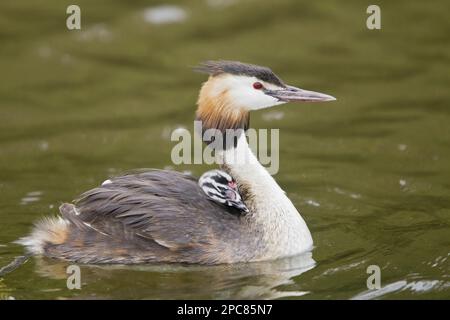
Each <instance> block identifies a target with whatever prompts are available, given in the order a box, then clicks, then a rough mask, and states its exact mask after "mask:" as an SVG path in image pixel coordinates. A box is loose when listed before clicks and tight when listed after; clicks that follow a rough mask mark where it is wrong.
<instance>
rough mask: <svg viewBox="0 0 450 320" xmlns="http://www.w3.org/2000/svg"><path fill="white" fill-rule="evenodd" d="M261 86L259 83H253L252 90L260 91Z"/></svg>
mask: <svg viewBox="0 0 450 320" xmlns="http://www.w3.org/2000/svg"><path fill="white" fill-rule="evenodd" d="M262 87H263V85H262V83H261V82H255V83H253V88H255V89H256V90H259V89H262Z"/></svg>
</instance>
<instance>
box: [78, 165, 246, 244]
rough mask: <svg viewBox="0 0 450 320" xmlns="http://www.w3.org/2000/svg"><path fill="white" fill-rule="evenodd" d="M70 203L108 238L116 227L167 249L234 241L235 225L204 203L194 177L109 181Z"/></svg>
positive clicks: (159, 173)
mask: <svg viewBox="0 0 450 320" xmlns="http://www.w3.org/2000/svg"><path fill="white" fill-rule="evenodd" d="M75 205H76V208H77V210H78V212H79V215H77V216H76V219H81V220H82V221H83V222H86V223H89V225H91V226H92V227H93V228H95V229H97V230H99V231H101V232H104V233H106V234H111V233H113V232H115V231H116V230H117V228H116V229H114V230H110V229H111V227H112V226H113V225H114V224H119V225H122V226H123V227H124V228H125V229H127V230H128V231H131V232H133V233H134V234H136V235H138V236H141V237H143V238H145V239H152V240H153V241H155V242H156V243H158V244H159V245H162V246H164V247H166V248H169V249H180V248H183V247H190V246H195V245H206V246H207V245H208V244H211V243H216V244H217V243H218V242H219V243H220V242H221V241H220V240H219V239H218V238H217V237H218V235H221V234H226V236H227V237H235V238H238V233H239V232H240V231H239V229H240V225H241V224H240V221H239V217H237V216H236V215H233V214H231V213H230V212H229V209H227V208H225V207H223V206H221V205H218V204H216V203H214V202H211V201H209V199H208V197H207V196H205V194H204V193H203V191H202V189H201V188H200V187H199V186H198V184H197V179H195V178H194V177H192V176H189V175H185V174H182V173H179V172H175V171H166V170H153V171H148V172H142V173H136V174H128V175H124V176H120V177H116V178H113V179H111V183H108V184H105V185H102V186H100V187H98V188H95V189H92V190H90V191H88V192H86V193H84V194H82V195H81V196H80V197H79V198H78V199H77V200H76V201H75ZM73 218H74V217H73V215H72V219H73ZM77 225H79V224H77Z"/></svg>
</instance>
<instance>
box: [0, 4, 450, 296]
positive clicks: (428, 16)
mask: <svg viewBox="0 0 450 320" xmlns="http://www.w3.org/2000/svg"><path fill="white" fill-rule="evenodd" d="M77 3H78V4H79V5H80V6H81V9H82V30H81V31H68V30H67V29H66V27H65V19H66V14H65V11H66V7H67V6H68V5H69V4H71V2H69V1H66V0H63V1H61V0H47V1H41V0H35V1H2V2H1V3H0V74H1V77H0V119H1V121H0V266H1V265H6V264H7V263H9V262H10V261H11V260H12V259H13V258H14V257H15V256H18V255H20V254H22V253H23V249H22V248H21V247H20V246H18V245H15V244H12V243H11V242H12V241H14V240H16V239H17V238H18V237H20V236H23V235H25V234H26V233H27V232H28V231H29V230H30V227H31V225H32V223H33V221H35V220H36V219H38V218H39V217H41V216H43V215H49V214H51V215H55V214H57V207H58V206H59V204H60V203H61V202H63V201H70V200H71V199H73V198H74V197H75V196H76V195H78V194H79V193H81V192H83V191H85V190H87V189H89V188H92V187H94V186H96V185H98V184H99V183H101V182H102V181H103V180H105V179H106V178H108V177H109V176H111V175H115V174H118V173H120V172H122V171H126V170H129V169H132V168H141V167H154V168H163V167H168V166H173V165H172V164H171V160H170V151H171V148H172V147H173V145H174V143H173V142H171V141H170V139H169V134H170V132H171V131H172V130H173V129H175V128H177V127H180V126H183V127H187V128H192V122H191V121H192V120H193V112H194V109H195V100H196V95H197V92H198V89H199V86H200V83H201V82H202V81H204V79H205V77H204V76H203V75H199V74H194V73H192V72H191V70H190V69H189V67H190V66H193V65H195V64H197V63H198V62H199V61H202V60H206V59H218V58H223V59H233V60H241V61H245V62H252V63H256V64H262V65H268V66H270V67H271V68H272V69H273V70H274V71H276V72H277V73H278V74H279V75H280V76H281V77H282V78H283V79H284V80H285V81H286V82H288V83H291V84H293V85H297V86H300V87H302V88H306V89H311V90H317V91H322V92H325V93H329V94H332V95H334V96H336V97H337V98H338V101H337V102H335V103H330V104H304V105H286V106H282V107H278V108H275V109H272V110H266V111H260V112H257V113H254V114H253V116H252V125H253V126H254V127H256V128H280V142H281V150H280V161H281V163H280V166H281V168H280V172H279V173H278V174H277V175H276V179H277V181H278V182H279V183H280V185H281V186H282V187H283V188H284V189H285V190H286V191H287V192H288V195H289V197H290V198H291V199H292V201H293V202H294V204H295V205H296V207H297V208H298V209H299V210H300V211H301V212H302V214H303V216H304V218H305V220H306V222H307V223H308V225H309V227H310V229H311V232H312V235H313V238H314V241H315V249H314V251H313V252H312V257H313V259H314V260H312V259H311V256H310V255H305V256H303V257H296V258H294V259H288V260H282V261H277V262H269V263H262V264H250V265H236V266H217V267H199V266H194V267H187V266H145V267H144V266H141V267H133V268H130V267H89V266H84V267H82V269H81V270H82V290H74V291H70V290H68V289H67V288H66V280H65V279H66V274H65V268H66V267H67V264H66V263H64V262H59V261H52V260H48V259H41V258H32V259H29V260H28V261H27V263H25V264H24V265H23V266H21V267H20V268H18V269H17V270H16V271H14V272H12V273H10V274H8V275H7V276H5V277H4V278H0V297H1V298H5V299H6V298H10V297H14V298H16V299H23V298H32V299H37V298H50V299H65V298H88V299H90V298H136V299H142V298H277V297H285V298H286V297H289V298H302V299H312V298H319V299H327V298H343V299H349V298H358V297H359V298H382V299H383V298H385V299H390V298H413V299H417V298H427V299H429V298H433V299H434V298H438V299H444V298H447V299H448V298H450V279H449V276H450V268H449V266H450V264H449V255H450V250H449V249H450V228H449V224H450V106H449V100H450V99H449V98H450V93H449V85H450V77H449V75H450V73H449V70H450V68H449V66H450V46H449V43H450V41H449V39H450V33H449V30H450V23H449V19H448V12H449V9H450V5H449V2H448V1H433V2H426V1H422V2H420V1H414V2H412V1H395V2H394V1H378V2H377V3H378V4H379V5H380V6H381V9H382V29H381V30H377V31H370V30H368V29H367V28H366V25H365V21H366V17H367V14H366V8H367V6H368V5H369V4H371V3H369V2H367V1H345V2H344V1H337V0H335V1H332V0H326V1H320V2H319V1H286V0H281V1H269V0H267V1H263V0H258V1H256V0H241V1H238V0H235V1H233V0H228V1H226V0H208V1H183V2H171V4H172V5H176V6H177V8H178V9H180V10H181V14H180V12H179V14H178V16H177V15H176V14H175V18H174V19H175V20H177V19H178V20H179V21H175V22H173V23H167V24H159V25H156V24H154V23H152V22H151V21H150V20H151V18H152V16H151V12H150V13H149V11H148V9H149V8H152V7H155V6H159V5H161V4H162V2H156V1H142V0H141V1H129V2H126V1H106V0H103V1H95V2H94V1H87V0H83V1H77ZM169 13H170V12H169ZM175 13H176V12H175ZM146 14H147V15H146ZM183 14H184V16H183ZM145 17H147V18H145ZM175 169H177V170H190V171H191V172H192V173H193V174H195V175H200V174H201V173H202V172H203V171H205V170H207V169H208V167H206V166H198V165H197V166H180V167H176V168H175ZM314 261H315V262H314ZM369 265H378V266H379V267H380V268H381V280H382V287H383V289H381V290H380V291H376V292H368V291H367V287H366V279H367V277H368V274H367V273H366V269H367V267H368V266H369Z"/></svg>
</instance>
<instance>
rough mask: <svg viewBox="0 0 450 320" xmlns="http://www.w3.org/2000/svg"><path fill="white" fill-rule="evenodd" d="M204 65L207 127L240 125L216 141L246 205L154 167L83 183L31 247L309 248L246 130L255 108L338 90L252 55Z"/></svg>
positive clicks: (157, 250)
mask: <svg viewBox="0 0 450 320" xmlns="http://www.w3.org/2000/svg"><path fill="white" fill-rule="evenodd" d="M197 70H198V71H200V72H204V73H207V74H209V78H208V80H207V81H206V82H205V83H204V84H203V86H202V88H201V90H200V94H199V97H198V102H197V104H198V108H197V112H196V116H197V119H198V120H200V121H202V129H204V130H208V129H212V130H216V131H217V130H218V131H220V132H222V133H225V132H226V131H227V130H229V129H234V130H236V131H237V132H238V135H237V136H236V137H234V138H233V143H228V142H230V141H228V140H227V143H225V144H223V148H221V149H218V150H216V159H218V160H219V161H217V162H218V163H220V164H221V170H223V171H225V172H226V173H228V174H229V175H230V176H231V177H233V179H234V180H235V181H236V183H237V185H238V190H239V191H240V196H241V197H242V201H243V203H245V206H246V207H247V208H248V210H249V212H248V213H247V214H245V215H236V214H231V213H232V212H233V210H235V208H234V207H230V206H224V205H222V204H219V203H217V202H215V201H211V198H210V197H209V196H208V195H206V194H205V192H204V191H203V190H202V188H201V187H200V186H199V184H198V179H196V178H194V177H192V176H190V175H186V174H183V173H180V172H176V171H170V170H149V171H146V172H140V173H133V174H127V175H123V176H119V177H115V178H111V179H109V181H106V182H105V183H104V184H102V185H100V186H98V187H96V188H94V189H91V190H89V191H87V192H85V193H83V194H82V195H81V196H80V197H79V198H78V199H76V200H75V201H74V203H73V204H63V205H62V206H61V207H60V212H61V215H60V216H59V217H49V218H45V219H43V220H41V221H40V222H39V223H38V224H36V226H35V227H34V229H33V231H32V232H31V234H30V235H28V236H26V237H24V238H22V239H20V240H19V241H18V242H19V243H21V244H23V245H25V247H26V248H27V250H28V251H29V252H30V253H31V254H37V255H45V256H47V257H50V258H56V259H64V260H66V261H71V262H75V263H87V264H106V263H108V264H111V263H115V264H136V263H154V262H158V263H197V264H220V263H238V262H254V261H265V260H272V259H278V258H283V257H288V256H294V255H298V254H301V253H303V252H305V251H308V250H310V249H311V248H312V244H313V241H312V237H311V233H310V232H309V229H308V227H307V226H306V223H305V221H304V220H303V218H302V217H301V216H300V214H299V212H298V211H297V209H296V208H295V207H294V205H293V204H292V202H291V201H290V200H289V198H288V197H287V196H286V194H285V193H284V192H283V190H282V189H281V188H280V187H279V186H278V184H277V183H276V181H275V180H274V178H273V177H272V176H271V175H270V174H269V173H268V172H267V170H266V169H265V168H264V167H263V166H262V165H261V164H260V163H259V162H258V159H257V158H256V156H255V155H254V154H253V152H252V151H251V149H250V146H249V145H248V142H247V139H246V137H245V132H244V131H245V130H246V129H247V128H248V127H249V120H250V116H249V114H250V112H251V111H254V110H258V109H263V108H269V107H273V106H277V105H281V104H284V103H287V102H305V101H310V102H313V101H332V100H335V98H333V97H331V96H329V95H326V94H322V93H318V92H312V91H307V90H303V89H299V88H295V87H292V86H289V85H287V84H285V83H284V82H283V81H282V80H281V79H280V78H279V77H277V76H276V75H275V74H274V73H273V72H272V71H271V70H270V69H269V68H266V67H261V66H256V65H252V64H245V63H241V62H236V61H208V62H205V63H203V64H202V65H201V66H200V67H199V68H198V69H197ZM236 156H237V157H236ZM238 158H239V159H240V158H242V159H247V160H248V161H247V160H246V161H245V162H244V163H242V162H241V161H235V159H238ZM234 195H235V196H236V194H234Z"/></svg>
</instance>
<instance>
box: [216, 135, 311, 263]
mask: <svg viewBox="0 0 450 320" xmlns="http://www.w3.org/2000/svg"><path fill="white" fill-rule="evenodd" d="M218 155H219V157H220V158H219V160H221V161H223V164H224V169H225V170H227V171H228V172H229V173H230V174H231V176H232V177H233V178H234V179H235V180H236V182H237V183H238V185H239V187H240V188H241V189H243V190H242V191H243V193H244V197H246V198H245V199H244V200H245V203H246V205H247V207H248V208H249V210H250V213H249V214H248V215H247V216H246V220H247V222H248V223H249V225H250V226H251V228H252V229H253V231H254V232H255V233H256V234H257V235H258V237H260V239H258V244H257V247H258V250H257V251H259V252H258V253H257V256H256V257H255V259H254V260H255V261H257V260H269V259H276V258H281V257H285V256H292V255H296V254H299V253H301V252H304V251H307V250H309V249H311V248H312V238H311V233H310V232H309V230H308V227H307V226H306V223H305V221H304V220H303V219H302V217H301V216H300V214H299V213H298V211H297V210H296V209H295V207H294V205H293V204H292V202H291V201H290V200H289V199H288V197H286V195H285V193H284V191H283V190H282V189H281V188H280V187H279V186H278V184H277V183H276V181H275V180H274V179H273V178H272V176H271V175H270V174H269V173H268V172H267V170H266V169H265V168H264V167H263V166H262V165H261V164H260V163H259V161H258V159H257V158H256V157H255V155H254V154H253V152H252V151H251V149H250V147H249V145H248V143H247V139H246V137H245V135H244V134H242V135H241V136H240V137H239V139H238V142H237V145H236V147H235V148H230V149H228V150H226V151H220V152H218Z"/></svg>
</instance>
